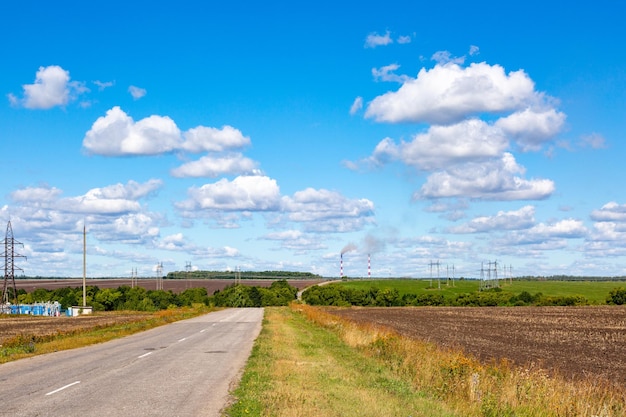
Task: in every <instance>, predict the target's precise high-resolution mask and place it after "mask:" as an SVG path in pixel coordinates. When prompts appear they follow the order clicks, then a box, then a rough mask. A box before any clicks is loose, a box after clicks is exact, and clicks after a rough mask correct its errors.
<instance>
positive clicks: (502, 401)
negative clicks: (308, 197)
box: [295, 306, 626, 417]
mask: <svg viewBox="0 0 626 417" xmlns="http://www.w3.org/2000/svg"><path fill="white" fill-rule="evenodd" d="M295 308H296V309H297V310H298V311H300V312H302V313H303V314H304V315H305V316H306V317H307V318H308V319H309V320H311V321H313V322H315V323H317V324H319V325H321V326H324V327H327V328H330V329H332V330H333V331H334V332H336V333H337V334H338V335H339V336H340V337H341V338H342V339H343V340H344V341H345V342H346V343H348V344H349V345H351V346H353V347H355V348H357V349H358V350H359V351H361V352H363V353H364V354H366V355H369V356H371V357H374V358H377V359H379V360H381V361H382V363H383V364H385V366H386V367H387V368H388V369H389V370H391V371H392V372H393V373H394V374H395V375H397V376H398V377H401V378H406V379H407V380H409V381H410V382H411V384H412V386H413V387H414V389H416V390H420V391H423V392H426V393H428V395H430V396H431V397H432V398H437V399H440V400H442V401H444V402H445V403H446V404H449V405H450V406H451V407H453V408H454V409H456V410H457V411H458V412H459V413H462V415H464V416H468V417H469V416H493V417H496V416H497V417H501V416H542V417H543V416H545V417H552V416H555V417H556V416H576V417H596V416H602V417H613V416H614V417H618V416H624V415H625V414H626V407H625V404H626V393H625V392H624V390H623V389H620V388H619V387H615V386H612V387H611V386H608V385H607V384H603V383H601V381H599V380H594V379H591V380H583V381H580V380H578V381H572V380H566V379H564V378H561V377H559V376H558V375H551V376H548V374H547V373H546V372H545V371H544V370H542V369H540V368H533V367H531V368H519V367H514V366H511V365H510V364H509V363H507V362H505V361H502V362H499V363H492V364H489V365H486V364H483V363H480V362H479V361H477V360H476V359H473V358H471V357H468V356H466V355H464V354H463V353H462V352H460V351H459V350H455V349H442V348H440V347H437V346H436V345H434V344H430V343H426V342H422V341H418V340H415V339H410V338H408V337H404V336H400V335H399V334H397V333H395V332H393V331H391V330H388V329H384V328H382V327H376V326H372V325H367V324H356V323H354V322H350V321H348V320H344V319H340V318H338V317H337V316H335V315H332V314H329V313H327V312H325V311H322V310H321V309H318V308H314V307H309V306H297V307H295Z"/></svg>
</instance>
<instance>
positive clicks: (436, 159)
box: [369, 119, 508, 170]
mask: <svg viewBox="0 0 626 417" xmlns="http://www.w3.org/2000/svg"><path fill="white" fill-rule="evenodd" d="M507 147H508V141H507V139H506V137H505V136H504V135H503V134H502V131H501V130H500V129H497V128H494V127H493V126H490V125H488V124H487V123H485V122H483V121H482V120H478V119H469V120H465V121H463V122H461V123H457V124H455V125H451V126H431V127H430V128H429V129H428V131H427V132H425V133H421V134H418V135H415V137H414V138H413V140H412V141H411V142H401V143H400V144H396V143H395V142H394V141H393V140H392V139H390V138H385V139H383V140H382V141H381V142H380V143H379V144H378V145H377V146H376V148H375V149H374V152H373V153H372V156H371V157H370V159H369V162H371V163H374V164H375V165H383V164H385V163H388V162H393V161H401V162H402V163H404V164H406V165H409V166H412V167H415V168H417V169H420V170H435V169H442V168H444V167H448V166H450V165H451V164H459V163H464V162H480V161H485V160H487V159H491V158H497V157H499V156H500V155H502V153H503V152H504V151H505V150H506V148H507Z"/></svg>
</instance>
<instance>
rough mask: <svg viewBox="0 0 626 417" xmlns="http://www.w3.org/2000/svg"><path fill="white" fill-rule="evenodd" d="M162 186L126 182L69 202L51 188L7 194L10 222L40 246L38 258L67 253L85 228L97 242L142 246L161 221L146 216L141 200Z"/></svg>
mask: <svg viewBox="0 0 626 417" xmlns="http://www.w3.org/2000/svg"><path fill="white" fill-rule="evenodd" d="M161 186H162V183H161V181H160V180H150V181H147V182H145V183H138V182H135V181H129V182H128V183H126V184H113V185H110V186H107V187H102V188H94V189H91V190H88V191H87V192H86V193H85V194H84V195H79V196H72V197H62V191H61V190H59V189H57V188H53V187H33V188H23V189H20V190H16V191H15V192H13V193H12V194H11V199H12V200H13V204H12V206H11V213H10V216H9V217H10V218H12V219H15V220H16V221H17V223H18V224H19V225H20V229H21V230H22V231H27V232H30V234H29V242H30V243H31V244H33V245H35V246H37V247H39V246H41V248H39V249H38V252H45V251H59V252H62V251H64V250H67V245H68V244H69V245H71V243H72V242H75V241H76V240H77V239H78V237H77V236H78V233H79V232H80V231H82V227H83V224H87V227H88V229H89V232H90V233H91V234H93V236H94V237H96V238H97V239H99V240H100V241H101V242H102V241H106V242H131V243H146V242H150V241H151V239H152V238H154V237H155V236H157V235H158V234H159V223H160V222H161V221H162V216H161V215H160V214H157V213H151V212H149V211H147V210H146V209H145V208H144V207H142V205H141V204H140V203H139V200H141V199H144V198H148V197H150V196H151V195H153V194H154V193H155V192H156V191H157V190H158V189H159V188H160V187H161ZM0 214H2V213H0ZM68 242H69V243H68Z"/></svg>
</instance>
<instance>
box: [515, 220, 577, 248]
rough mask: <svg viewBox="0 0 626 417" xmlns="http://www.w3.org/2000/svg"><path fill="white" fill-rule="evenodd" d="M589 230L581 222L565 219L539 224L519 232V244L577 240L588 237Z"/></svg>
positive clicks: (517, 237)
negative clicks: (553, 240)
mask: <svg viewBox="0 0 626 417" xmlns="http://www.w3.org/2000/svg"><path fill="white" fill-rule="evenodd" d="M587 233H588V230H587V228H586V227H585V225H584V223H583V222H582V221H581V220H577V219H564V220H559V221H557V222H554V223H550V224H545V223H539V224H537V225H536V226H533V227H532V228H530V229H528V230H527V231H525V232H518V235H517V236H516V240H517V242H518V243H524V244H528V243H542V242H545V241H548V240H552V239H576V238H583V237H585V236H586V235H587Z"/></svg>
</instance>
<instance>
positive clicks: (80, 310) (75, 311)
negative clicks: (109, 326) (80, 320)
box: [67, 306, 93, 317]
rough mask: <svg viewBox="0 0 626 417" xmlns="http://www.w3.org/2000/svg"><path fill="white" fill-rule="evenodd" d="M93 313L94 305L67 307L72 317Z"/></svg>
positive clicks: (68, 313)
mask: <svg viewBox="0 0 626 417" xmlns="http://www.w3.org/2000/svg"><path fill="white" fill-rule="evenodd" d="M91 313H93V307H89V306H87V307H83V306H72V307H70V308H68V309H67V315H68V316H72V317H78V316H82V315H83V314H91Z"/></svg>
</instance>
